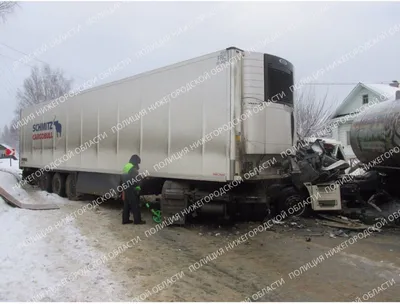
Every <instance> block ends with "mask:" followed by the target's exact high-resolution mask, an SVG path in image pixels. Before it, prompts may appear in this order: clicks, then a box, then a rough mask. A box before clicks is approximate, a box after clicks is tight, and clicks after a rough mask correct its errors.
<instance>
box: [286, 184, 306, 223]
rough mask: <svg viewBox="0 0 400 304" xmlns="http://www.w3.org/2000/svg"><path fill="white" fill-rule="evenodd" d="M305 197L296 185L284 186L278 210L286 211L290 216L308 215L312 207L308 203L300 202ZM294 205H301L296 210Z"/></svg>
mask: <svg viewBox="0 0 400 304" xmlns="http://www.w3.org/2000/svg"><path fill="white" fill-rule="evenodd" d="M304 199H305V197H304V195H302V193H301V192H300V191H298V190H297V189H295V188H294V187H287V188H284V189H282V191H281V194H280V195H279V197H278V211H279V212H281V211H285V212H286V213H287V214H288V216H302V217H306V216H308V215H309V213H310V209H311V208H310V206H309V205H308V204H300V203H301V202H303V201H304ZM294 206H296V209H297V207H299V209H298V210H295V209H294V208H293V207H294Z"/></svg>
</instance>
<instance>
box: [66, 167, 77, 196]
mask: <svg viewBox="0 0 400 304" xmlns="http://www.w3.org/2000/svg"><path fill="white" fill-rule="evenodd" d="M65 193H66V195H67V197H68V199H69V200H71V201H76V200H78V194H77V192H76V178H75V174H73V173H71V174H68V176H67V180H66V181H65Z"/></svg>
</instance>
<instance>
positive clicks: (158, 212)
mask: <svg viewBox="0 0 400 304" xmlns="http://www.w3.org/2000/svg"><path fill="white" fill-rule="evenodd" d="M146 207H147V208H148V209H149V210H150V212H151V213H152V214H153V221H154V222H156V223H161V222H162V218H161V210H154V209H153V208H151V207H150V204H149V203H146Z"/></svg>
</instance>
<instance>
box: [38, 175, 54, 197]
mask: <svg viewBox="0 0 400 304" xmlns="http://www.w3.org/2000/svg"><path fill="white" fill-rule="evenodd" d="M51 181H52V174H51V173H50V172H44V173H43V174H42V175H41V176H40V178H39V187H40V190H43V191H47V192H49V193H52V192H53V187H52V182H51Z"/></svg>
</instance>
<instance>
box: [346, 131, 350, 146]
mask: <svg viewBox="0 0 400 304" xmlns="http://www.w3.org/2000/svg"><path fill="white" fill-rule="evenodd" d="M346 142H347V145H348V146H350V131H346Z"/></svg>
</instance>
